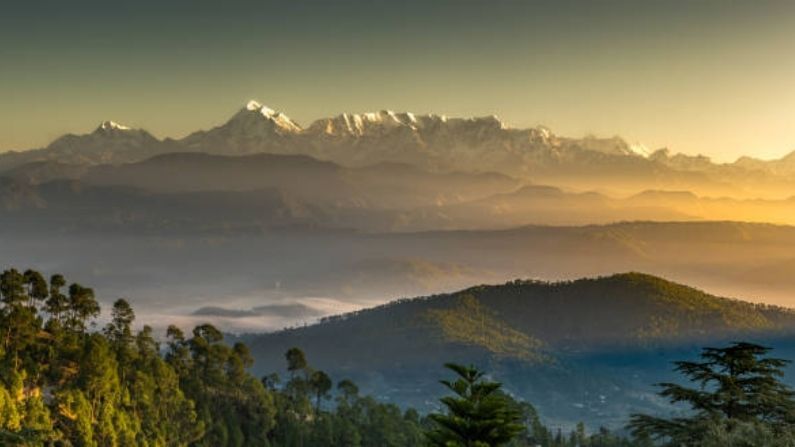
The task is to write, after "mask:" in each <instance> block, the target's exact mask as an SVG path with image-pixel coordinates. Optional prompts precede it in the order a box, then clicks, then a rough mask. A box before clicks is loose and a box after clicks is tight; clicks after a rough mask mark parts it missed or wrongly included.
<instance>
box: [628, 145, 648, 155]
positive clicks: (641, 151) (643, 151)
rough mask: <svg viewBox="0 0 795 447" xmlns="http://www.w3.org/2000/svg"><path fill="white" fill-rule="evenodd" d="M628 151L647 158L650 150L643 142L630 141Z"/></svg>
mask: <svg viewBox="0 0 795 447" xmlns="http://www.w3.org/2000/svg"><path fill="white" fill-rule="evenodd" d="M629 151H630V152H631V153H632V154H634V155H639V156H641V157H643V158H649V156H650V155H651V152H652V151H650V150H649V148H648V147H646V145H644V144H643V143H630V144H629Z"/></svg>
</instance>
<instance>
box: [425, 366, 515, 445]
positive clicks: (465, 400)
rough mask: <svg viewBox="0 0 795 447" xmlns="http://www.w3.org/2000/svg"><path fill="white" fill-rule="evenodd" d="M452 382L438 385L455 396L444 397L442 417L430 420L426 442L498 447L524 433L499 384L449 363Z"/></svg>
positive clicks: (438, 416) (436, 416) (472, 368)
mask: <svg viewBox="0 0 795 447" xmlns="http://www.w3.org/2000/svg"><path fill="white" fill-rule="evenodd" d="M445 367H446V368H448V369H450V370H451V371H453V372H455V373H456V374H457V375H458V377H457V379H456V380H454V381H448V380H442V381H441V383H442V384H443V385H444V386H445V387H447V388H448V389H449V390H450V391H452V392H453V393H454V395H453V396H447V397H443V398H442V399H441V403H442V404H443V405H444V406H445V407H447V412H446V413H444V414H433V415H431V416H430V418H431V420H433V421H434V422H435V424H436V427H435V428H434V429H433V430H431V431H429V432H427V434H426V436H427V439H428V441H429V442H430V444H431V445H433V446H438V447H497V446H500V445H505V444H507V443H508V442H510V441H511V440H512V439H514V438H515V437H516V436H517V435H518V434H519V433H520V432H521V431H522V429H523V427H522V425H521V424H519V420H520V415H519V413H518V412H517V411H515V409H514V408H513V407H512V405H510V403H509V402H508V401H507V400H506V396H505V395H504V394H501V393H499V390H500V388H501V386H502V385H501V384H500V383H498V382H492V381H488V380H485V379H484V377H483V376H484V374H483V373H482V372H481V371H478V370H477V369H475V368H474V367H466V366H461V365H456V364H453V363H448V364H446V365H445Z"/></svg>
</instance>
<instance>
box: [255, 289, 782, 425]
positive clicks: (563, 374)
mask: <svg viewBox="0 0 795 447" xmlns="http://www.w3.org/2000/svg"><path fill="white" fill-rule="evenodd" d="M794 331H795V313H793V311H791V310H788V309H784V308H780V307H772V306H765V305H756V304H751V303H747V302H743V301H738V300H733V299H727V298H720V297H717V296H713V295H710V294H707V293H705V292H702V291H700V290H696V289H694V288H691V287H687V286H684V285H680V284H676V283H673V282H670V281H666V280H664V279H661V278H658V277H654V276H650V275H645V274H640V273H626V274H619V275H614V276H609V277H601V278H595V279H581V280H577V281H571V282H558V283H546V282H538V281H512V282H509V283H506V284H502V285H494V286H477V287H472V288H469V289H466V290H462V291H460V292H457V293H452V294H446V295H436V296H430V297H423V298H415V299H406V300H398V301H395V302H392V303H390V304H386V305H383V306H379V307H376V308H372V309H367V310H363V311H359V312H355V313H350V314H345V315H340V316H336V317H331V318H326V319H325V320H323V321H322V322H320V323H318V324H315V325H311V326H307V327H302V328H295V329H289V330H284V331H280V332H276V333H272V334H258V335H247V336H243V337H242V338H243V340H244V341H245V343H246V344H248V345H249V346H250V347H251V349H252V354H253V356H254V358H255V359H256V362H255V364H254V370H255V371H256V372H257V374H266V373H268V372H270V371H273V370H276V369H277V368H278V366H279V365H280V362H281V361H282V360H281V357H280V354H281V353H282V352H284V350H285V349H286V348H289V347H290V346H301V347H302V349H304V350H305V351H306V353H307V355H308V356H310V357H311V358H312V359H313V361H314V363H315V364H316V365H318V367H321V368H323V369H325V370H327V371H329V372H330V373H332V374H336V375H339V376H345V377H351V378H353V379H354V380H356V382H357V383H359V384H361V385H362V387H363V389H364V390H366V391H367V392H369V393H373V394H375V395H377V396H379V398H381V399H384V400H388V401H392V402H398V403H400V404H402V405H412V406H415V407H417V408H420V409H423V410H426V411H427V410H431V409H433V408H435V399H434V398H435V397H438V396H439V393H440V392H441V391H442V390H440V388H439V384H438V382H436V381H435V380H433V379H429V377H433V376H434V373H436V374H437V375H438V374H439V373H441V371H440V370H439V366H438V364H439V362H440V361H441V360H442V359H445V360H450V361H455V362H458V363H463V364H473V365H479V366H481V367H483V368H485V369H488V370H489V371H491V372H492V374H493V375H494V377H495V378H497V379H498V380H500V381H502V382H504V383H505V385H506V388H507V389H508V390H509V391H510V392H511V393H513V394H514V395H516V396H518V397H520V398H522V399H526V400H528V401H530V402H533V404H534V405H536V407H537V408H538V409H539V412H540V413H541V414H542V415H543V416H544V418H545V421H546V422H547V423H549V424H551V425H553V426H556V425H559V426H563V427H572V426H573V425H574V424H575V423H576V422H577V421H585V422H586V424H588V425H589V426H599V425H605V426H608V427H611V428H614V429H618V428H621V427H623V426H624V424H626V420H627V418H628V417H629V415H630V414H632V413H637V412H645V413H651V414H661V413H665V412H668V411H671V410H672V408H671V407H670V406H668V404H666V403H665V402H662V401H660V400H659V399H656V397H655V392H656V389H655V388H654V386H653V385H652V384H654V383H659V382H669V381H672V380H676V376H675V375H673V373H672V364H671V362H673V361H674V360H678V359H682V358H688V357H692V356H694V355H696V354H697V352H698V349H699V348H700V347H701V346H705V345H711V344H720V343H722V342H724V341H731V340H756V341H759V342H763V343H768V342H769V341H770V342H773V344H774V346H775V347H776V350H777V351H779V352H781V353H784V354H786V355H789V356H791V355H793V354H795V349H793V347H794V346H793V343H792V337H790V336H789V335H790V334H791V333H793V332H794ZM774 339H775V340H774ZM787 358H790V357H787ZM788 377H789V375H788Z"/></svg>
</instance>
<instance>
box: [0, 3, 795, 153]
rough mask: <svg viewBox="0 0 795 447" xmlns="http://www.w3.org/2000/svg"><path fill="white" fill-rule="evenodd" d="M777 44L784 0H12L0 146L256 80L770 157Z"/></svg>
mask: <svg viewBox="0 0 795 447" xmlns="http://www.w3.org/2000/svg"><path fill="white" fill-rule="evenodd" d="M117 3H119V4H117ZM794 54H795V2H792V1H789V0H782V1H773V0H755V1H732V0H548V1H546V0H545V1H541V0H391V1H382V0H343V1H332V0H313V1H308V0H286V1H276V0H258V1H241V0H231V1H223V2H221V1H216V0H213V1H208V0H190V1H186V0H137V1H134V2H104V1H103V2H98V1H93V0H74V1H69V2H64V1H62V0H57V1H55V0H24V1H23V0H9V1H4V2H3V3H2V4H1V5H0V151H5V150H10V149H17V150H19V149H27V148H34V147H42V146H44V145H46V144H47V143H48V142H50V141H51V140H53V139H54V138H56V137H58V136H60V135H62V134H64V133H67V132H73V133H83V132H89V131H91V130H93V128H95V127H96V126H97V125H98V124H99V123H100V122H101V121H103V120H107V119H110V120H115V121H118V122H121V123H123V124H126V125H130V126H135V127H143V128H146V129H147V130H149V131H151V132H153V133H154V134H155V135H157V136H160V137H166V136H171V137H180V136H184V135H186V134H187V133H189V132H191V131H194V130H198V129H201V128H208V127H211V126H214V125H218V124H220V123H222V122H223V121H225V120H226V119H228V118H229V117H230V116H231V115H232V114H233V113H234V112H235V111H236V110H237V109H239V108H241V107H242V106H243V105H244V104H245V102H246V101H247V100H249V99H258V100H259V101H260V102H262V103H264V104H267V105H268V106H270V107H271V108H274V109H277V110H280V111H282V112H284V113H285V114H287V115H288V116H290V117H292V118H293V119H294V120H296V121H297V122H299V123H301V124H304V125H307V124H309V123H310V122H311V121H312V120H314V119H317V118H320V117H323V116H329V115H335V114H338V113H341V112H366V111H373V110H381V109H392V110H399V111H412V112H415V113H426V112H433V113H444V114H447V115H450V116H473V115H477V116H480V115H491V114H496V115H498V116H499V117H500V118H501V119H502V120H503V121H505V122H506V123H507V124H509V125H512V126H515V127H530V126H536V125H545V126H547V127H549V128H551V129H552V130H553V131H554V132H555V133H557V134H560V135H565V136H582V135H586V134H595V135H600V136H613V135H620V136H623V137H624V138H626V139H627V140H628V141H630V142H631V143H642V144H645V145H646V146H648V147H649V148H651V149H655V148H660V147H668V148H670V149H671V150H672V151H674V152H684V153H691V154H696V153H701V154H706V155H709V156H711V157H713V158H715V159H717V160H719V161H732V160H734V159H735V158H737V157H738V156H739V155H751V156H755V157H760V158H777V157H780V156H782V155H784V154H786V153H789V152H790V151H793V150H795V56H794Z"/></svg>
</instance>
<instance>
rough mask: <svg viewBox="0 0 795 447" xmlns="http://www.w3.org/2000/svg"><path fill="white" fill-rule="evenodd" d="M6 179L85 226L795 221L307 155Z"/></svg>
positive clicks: (32, 209)
mask: <svg viewBox="0 0 795 447" xmlns="http://www.w3.org/2000/svg"><path fill="white" fill-rule="evenodd" d="M0 178H2V177H1V176H0ZM6 178H7V179H6V180H4V181H3V182H2V183H0V213H3V214H4V216H5V218H6V220H8V222H7V224H9V225H10V223H11V221H13V220H15V219H16V220H19V219H23V220H24V219H28V220H30V219H34V220H36V221H38V222H39V223H41V224H44V225H48V226H50V227H53V226H56V227H58V225H61V226H66V227H68V228H73V229H75V228H81V227H82V228H84V229H86V230H87V229H91V228H93V229H98V228H103V229H109V230H116V231H122V232H124V231H139V230H141V229H146V230H147V231H158V230H159V229H161V230H164V231H165V230H168V231H172V232H174V231H178V230H182V231H186V232H197V231H213V230H218V229H219V228H223V229H224V231H226V232H230V231H238V230H240V231H250V230H251V229H258V230H257V231H259V230H263V229H268V228H272V227H284V226H291V225H297V226H307V225H309V226H314V227H323V228H348V229H356V230H360V231H404V232H405V231H426V230H442V229H444V230H454V229H498V228H512V227H517V226H522V225H528V224H548V225H583V224H593V223H596V224H601V223H611V222H616V221H636V220H652V221H686V220H737V221H751V222H771V223H779V224H795V200H792V199H787V200H762V199H755V200H750V199H748V200H740V199H731V198H708V197H699V196H696V195H695V194H693V193H690V192H675V191H651V190H649V191H645V192H642V193H639V194H635V195H631V196H628V197H615V196H609V195H605V194H601V193H596V192H585V193H579V192H574V191H568V190H564V189H560V188H555V187H550V186H542V185H533V184H526V183H523V182H522V181H520V180H517V179H514V178H510V177H507V176H504V175H501V174H489V173H463V172H449V173H445V172H432V171H427V170H423V169H421V168H417V167H413V166H411V165H406V164H394V163H391V164H387V163H382V164H378V165H372V166H368V167H363V168H346V167H342V166H340V165H337V164H335V163H332V162H326V161H319V160H317V159H314V158H311V157H308V156H304V155H274V154H256V155H247V156H235V157H233V156H220V155H209V154H203V153H170V154H164V155H159V156H156V157H153V158H150V159H147V160H144V161H142V162H137V163H129V164H123V165H119V166H115V165H97V166H84V165H78V166H75V165H63V164H57V163H49V162H37V163H32V164H29V165H25V166H21V167H18V168H16V169H14V170H12V171H11V172H9V173H7V174H6ZM274 200H279V201H281V203H280V204H275V203H274ZM222 202H223V203H222ZM52 213H55V215H48V214H52ZM181 213H182V214H181ZM59 228H60V227H59Z"/></svg>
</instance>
